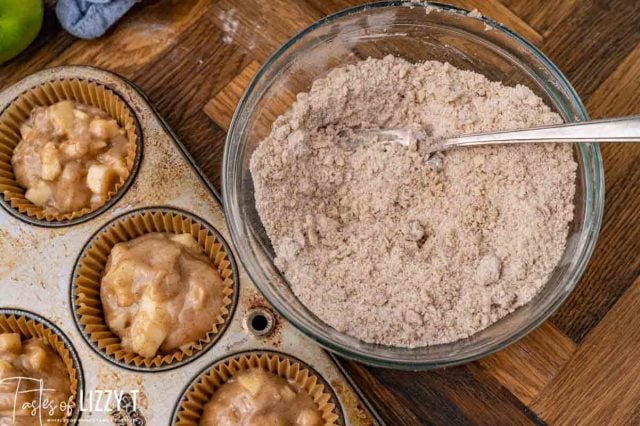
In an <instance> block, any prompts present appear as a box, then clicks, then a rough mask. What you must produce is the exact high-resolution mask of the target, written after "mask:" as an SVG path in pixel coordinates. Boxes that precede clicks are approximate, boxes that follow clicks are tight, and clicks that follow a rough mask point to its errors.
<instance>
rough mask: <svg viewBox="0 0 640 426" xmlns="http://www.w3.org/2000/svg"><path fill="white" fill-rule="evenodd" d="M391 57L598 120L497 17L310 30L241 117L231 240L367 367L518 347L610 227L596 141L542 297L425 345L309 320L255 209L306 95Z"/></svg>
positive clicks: (231, 175)
mask: <svg viewBox="0 0 640 426" xmlns="http://www.w3.org/2000/svg"><path fill="white" fill-rule="evenodd" d="M388 54H392V55H396V56H400V57H403V58H405V59H407V60H409V61H413V62H417V61H425V60H438V61H443V62H449V63H451V64H452V65H454V66H456V67H458V68H462V69H466V70H471V71H475V72H478V73H481V74H484V75H485V76H487V77H488V78H489V79H491V80H496V81H502V82H504V83H505V84H506V85H515V84H518V83H520V84H524V85H526V86H528V87H529V88H531V89H532V90H533V91H534V92H535V93H536V94H538V95H539V96H541V97H542V98H543V99H544V100H545V102H546V103H547V105H549V106H551V108H552V109H554V110H555V111H557V112H558V113H559V114H560V115H561V116H562V117H563V118H564V119H565V121H568V122H570V121H578V120H585V119H587V118H588V117H587V113H586V111H585V109H584V106H583V105H582V103H581V101H580V99H579V98H578V96H577V95H576V93H575V91H574V90H573V88H572V87H571V85H570V84H569V82H568V81H567V79H566V78H565V77H564V76H563V75H562V73H561V72H560V71H559V70H558V69H557V68H556V67H555V65H554V64H553V63H551V61H550V60H549V59H548V58H547V57H545V56H544V55H543V54H542V53H541V52H540V51H539V50H537V49H536V48H535V47H534V46H533V45H532V44H530V43H529V42H528V41H526V40H525V39H523V38H522V37H520V36H518V35H517V34H515V33H513V32H512V31H510V30H508V29H507V28H505V27H503V26H501V25H500V24H498V23H496V22H494V21H491V20H489V19H484V18H483V19H479V18H477V17H474V16H468V15H467V13H466V11H463V10H460V9H456V8H452V7H450V6H445V5H439V4H429V5H425V4H417V3H416V4H410V3H407V2H383V3H373V4H368V5H363V6H359V7H355V8H352V9H348V10H344V11H342V12H339V13H337V14H335V15H332V16H329V17H327V18H324V19H322V20H320V21H318V22H316V23H315V24H313V25H311V26H310V27H308V28H307V29H305V30H304V31H302V32H301V33H299V34H298V35H296V36H295V37H294V38H292V39H291V40H289V41H288V42H287V43H285V44H284V46H282V47H281V48H280V49H279V50H278V51H277V52H275V53H274V54H273V56H272V57H271V58H269V60H268V61H267V63H266V64H265V65H264V66H263V67H262V68H261V69H260V71H259V72H258V73H257V75H256V76H255V78H254V79H253V81H252V82H251V84H250V85H249V87H248V88H247V90H246V92H245V93H244V96H243V97H242V99H241V101H240V103H239V105H238V108H237V110H236V112H235V115H234V117H233V121H232V123H231V127H230V129H229V133H228V137H227V142H226V147H225V153H224V162H223V199H224V206H225V213H226V216H227V221H228V224H229V228H230V230H231V237H232V239H233V242H234V244H235V246H236V249H237V251H238V254H239V258H240V259H241V261H242V263H243V264H244V266H245V269H246V270H247V272H248V274H249V275H250V277H251V279H252V280H253V281H254V283H255V284H256V285H257V286H258V288H259V289H260V291H261V292H262V293H263V295H264V296H265V297H266V298H267V299H268V300H269V302H271V304H272V305H273V307H274V308H275V309H276V310H277V311H278V312H279V313H280V314H281V315H282V316H284V317H285V318H286V319H287V320H289V321H290V322H291V323H293V324H294V325H295V326H296V327H297V328H298V329H300V330H301V331H302V332H304V333H305V334H306V335H308V336H309V337H311V338H312V339H314V340H316V341H317V342H318V343H320V344H321V345H323V346H324V347H326V348H327V349H329V350H331V351H333V352H336V353H338V354H341V355H344V356H346V357H349V358H352V359H356V360H358V361H362V362H364V363H367V364H371V365H377V366H383V367H393V368H403V369H412V370H417V369H430V368H436V367H442V366H448V365H455V364H460V363H464V362H468V361H471V360H474V359H477V358H480V357H483V356H485V355H488V354H490V353H492V352H495V351H497V350H499V349H501V348H504V347H505V346H507V345H509V344H511V343H513V342H515V341H516V340H518V339H520V338H522V337H523V336H524V335H526V334H527V333H529V332H530V331H531V330H533V329H534V328H535V327H537V326H538V325H540V324H541V323H542V322H543V321H544V320H545V319H546V318H548V317H549V315H551V314H552V313H553V312H554V311H555V310H556V309H557V308H558V306H560V304H561V303H562V302H563V300H564V299H565V298H566V297H567V295H568V294H569V293H570V292H571V290H572V289H573V288H574V286H575V285H576V283H577V282H578V280H579V279H580V276H581V274H582V273H583V271H584V269H585V266H586V264H587V262H588V260H589V257H590V256H591V253H592V251H593V247H594V245H595V242H596V239H597V235H598V231H599V228H600V222H601V219H602V211H603V199H604V182H603V173H602V161H601V157H600V150H599V148H598V146H597V144H590V143H583V144H576V146H575V158H576V161H577V162H578V165H579V169H578V174H577V182H576V184H577V192H576V197H575V219H574V221H573V223H572V224H571V228H570V231H569V236H568V241H567V247H566V250H565V253H564V256H563V258H562V260H561V261H560V264H559V265H558V266H557V268H556V269H555V271H554V272H553V274H552V276H551V278H550V279H549V281H548V283H547V284H546V285H545V287H544V288H543V289H542V290H541V291H540V292H539V294H538V295H537V296H536V297H535V298H534V299H533V300H532V301H531V302H530V303H528V304H527V305H526V306H523V307H521V308H519V309H517V310H516V311H515V312H513V313H512V314H510V315H508V316H506V317H504V318H503V319H501V320H499V321H498V322H496V323H494V324H493V325H491V326H489V327H488V328H486V329H485V330H483V331H481V332H479V333H477V334H475V335H474V336H472V337H470V338H467V339H464V340H459V341H456V342H453V343H448V344H441V345H435V346H427V347H420V348H415V349H408V348H401V347H392V346H384V345H377V344H370V343H366V342H363V341H361V340H359V339H356V338H353V337H351V336H348V335H345V334H343V333H340V332H338V331H337V330H335V329H333V328H331V327H330V326H328V325H326V324H325V323H324V322H322V321H321V320H320V319H319V318H318V317H316V316H315V315H314V314H313V313H312V312H310V311H309V310H308V309H307V308H306V307H305V306H304V305H303V304H302V303H301V302H300V301H299V300H298V299H297V298H296V296H295V295H294V293H293V291H292V290H291V287H290V286H289V284H288V283H287V280H286V279H285V278H284V277H283V276H282V275H281V274H280V272H279V271H278V269H277V268H276V267H275V266H274V263H273V258H274V252H273V249H272V247H271V244H270V242H269V238H268V237H267V235H266V233H265V231H264V229H263V227H262V223H261V221H260V218H259V217H258V214H257V212H256V209H255V205H254V187H253V181H252V179H251V174H250V171H249V160H250V158H251V154H252V153H253V150H254V149H255V148H256V146H257V145H258V143H259V142H260V141H261V140H262V139H263V138H264V137H265V136H266V135H267V134H268V132H269V131H270V129H271V124H272V122H273V121H274V119H275V117H277V116H278V115H280V114H282V113H283V112H284V111H286V110H287V109H288V108H289V106H290V105H291V103H292V102H293V101H294V100H295V94H297V93H299V92H301V91H308V90H309V88H310V86H311V83H312V82H313V80H314V79H316V78H318V77H320V76H324V75H326V74H327V73H328V71H329V70H330V69H332V68H334V67H336V66H341V65H345V64H349V63H354V62H356V61H358V60H361V59H364V58H367V57H369V56H371V57H376V58H381V57H384V56H385V55H388Z"/></svg>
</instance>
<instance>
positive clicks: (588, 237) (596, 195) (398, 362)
mask: <svg viewBox="0 0 640 426" xmlns="http://www.w3.org/2000/svg"><path fill="white" fill-rule="evenodd" d="M394 7H411V8H414V7H415V8H418V7H421V8H427V7H430V8H434V9H435V10H437V11H438V12H452V13H457V14H463V15H468V14H469V11H468V10H465V9H462V8H458V7H455V6H451V5H447V4H442V3H436V2H415V1H406V0H391V1H379V2H374V3H366V4H362V5H358V6H355V7H351V8H348V9H344V10H341V11H338V12H336V13H334V14H331V15H328V16H326V17H324V18H322V19H320V20H318V21H316V22H314V23H313V24H311V25H309V26H308V27H306V28H304V29H303V30H301V31H300V32H298V33H297V34H296V35H294V36H293V37H292V38H290V39H289V40H288V41H286V42H285V43H284V44H283V45H282V46H281V47H280V48H278V49H277V50H276V51H275V52H274V53H273V54H272V55H271V56H270V57H269V58H268V59H267V60H266V61H265V63H264V64H263V65H262V66H261V67H260V69H259V70H258V72H257V73H256V74H255V76H254V77H253V79H252V80H251V82H250V83H249V85H248V86H247V88H246V89H245V91H244V93H243V95H242V97H241V98H240V101H239V102H238V105H237V107H236V109H235V111H234V114H233V117H232V120H231V123H230V125H229V129H228V132H227V137H226V140H225V147H224V154H223V162H222V199H223V205H224V212H225V216H226V218H227V224H228V227H229V233H230V236H231V240H232V242H233V244H234V246H235V247H236V250H237V251H238V254H239V256H238V258H239V259H240V262H241V263H242V264H243V266H244V267H245V270H246V271H247V274H248V275H249V277H250V278H251V280H252V281H253V282H254V283H255V286H256V287H257V288H258V290H259V291H260V293H261V294H262V295H263V296H264V297H265V298H266V299H267V300H269V302H270V303H271V304H272V306H273V307H274V309H275V310H276V311H277V312H278V313H279V314H281V315H282V316H283V317H284V318H286V319H287V320H288V321H289V322H291V323H292V324H293V325H294V326H295V327H296V328H297V329H298V330H300V331H301V332H302V333H303V334H305V335H306V336H307V337H309V338H311V339H312V340H313V341H315V342H317V343H318V344H320V345H321V346H322V347H324V348H325V349H328V350H329V351H331V352H334V353H336V354H339V355H341V356H345V357H347V358H350V359H353V360H356V361H359V362H363V363H365V364H368V365H372V366H377V367H385V368H395V369H402V370H414V371H415V370H431V369H435V368H441V367H449V366H455V365H460V364H465V363H468V362H471V361H474V360H477V359H480V358H484V357H486V356H488V355H491V354H492V353H495V352H497V351H499V350H501V349H504V348H505V347H507V346H509V345H511V344H512V343H515V342H516V341H518V340H520V339H522V338H523V337H524V336H526V335H527V334H529V333H530V332H531V331H533V330H534V329H535V328H537V327H538V326H540V325H541V324H542V323H543V322H544V321H546V320H547V319H548V318H549V317H550V316H551V315H552V314H553V313H554V312H555V311H556V310H557V309H558V308H559V307H560V305H562V303H563V302H564V301H565V300H566V299H567V297H568V296H569V294H571V292H572V291H573V289H574V288H575V287H576V285H577V284H578V282H579V280H580V278H581V277H582V275H583V273H584V271H585V269H586V266H587V264H588V262H589V260H590V259H591V256H592V254H593V251H594V248H595V245H596V241H597V237H598V234H599V231H600V227H601V224H602V218H603V213H604V171H603V164H602V157H601V154H600V148H599V146H598V144H597V143H582V144H580V145H579V147H578V149H579V152H580V155H581V157H582V158H583V159H585V160H586V159H589V157H590V159H591V161H590V162H589V161H585V170H586V169H589V170H587V172H585V173H586V175H587V176H588V175H589V173H590V174H591V175H592V176H590V177H591V178H592V180H589V179H586V180H585V184H584V192H585V211H584V219H583V220H584V229H583V231H582V232H581V234H580V240H581V243H580V245H582V250H580V247H579V248H578V255H579V260H578V261H577V262H576V265H575V267H574V268H573V270H572V271H570V272H569V275H568V277H567V279H566V281H565V282H564V287H565V290H564V292H563V293H562V294H560V295H559V296H558V297H557V298H556V299H555V300H554V301H553V303H550V304H549V306H547V307H546V309H545V310H543V311H542V312H541V313H540V314H539V315H538V316H536V317H534V318H533V319H532V320H531V321H530V322H529V323H528V324H526V325H524V326H522V327H521V328H519V329H517V330H516V331H515V332H513V333H512V334H511V335H510V336H508V337H506V338H505V339H503V340H501V341H500V342H499V343H497V344H493V345H490V346H489V347H487V348H485V349H484V350H481V351H478V352H476V353H473V354H469V355H464V356H459V355H457V354H452V355H449V356H447V357H441V358H440V359H431V360H428V361H422V360H419V359H418V360H416V359H414V358H411V359H389V358H388V357H383V356H379V355H378V354H376V353H371V352H370V351H363V350H362V349H360V348H358V349H356V348H352V347H345V346H343V345H341V344H340V343H337V342H335V341H334V340H333V339H331V338H328V337H325V336H322V335H317V334H315V333H314V332H312V331H310V330H309V329H307V327H306V326H305V325H304V324H302V323H300V322H299V321H298V320H297V319H296V318H295V316H294V315H291V314H290V313H289V311H288V309H287V308H286V307H285V306H282V305H281V304H280V303H278V302H276V303H273V301H272V300H271V298H270V297H269V295H268V292H265V290H264V289H263V288H262V284H261V281H260V280H258V279H256V278H258V277H256V272H254V271H253V269H252V267H253V266H254V264H256V266H257V262H255V259H254V258H253V255H252V253H251V249H250V248H248V247H245V245H244V244H243V243H246V242H245V241H243V240H242V237H241V234H242V233H243V231H241V230H240V229H239V228H241V223H237V222H236V221H237V220H238V219H237V218H239V217H241V214H240V208H239V203H238V199H237V198H236V199H234V197H233V195H234V193H235V192H234V191H233V190H232V189H231V184H230V183H229V180H230V179H227V177H228V176H231V175H233V173H234V171H235V167H234V163H233V158H232V157H234V153H235V152H236V151H237V148H238V147H234V146H233V139H234V137H235V134H236V133H237V132H238V129H237V127H238V125H239V121H240V120H241V115H242V114H243V112H244V111H245V109H246V107H247V101H248V99H249V98H250V96H251V95H252V93H253V92H254V91H255V88H256V86H257V84H258V82H259V81H260V80H261V79H262V77H263V76H264V74H265V73H266V72H267V70H268V69H269V68H270V67H271V65H272V64H273V63H274V62H275V61H276V60H278V59H279V58H280V57H281V56H282V55H283V54H284V53H285V52H286V51H287V50H289V48H290V47H291V46H293V45H294V44H296V43H297V42H298V41H299V40H300V39H301V38H303V37H304V36H306V35H307V34H309V33H311V32H313V31H314V30H316V29H318V28H320V27H322V26H325V25H327V24H330V23H332V22H334V21H336V20H338V19H341V18H344V17H347V16H349V15H352V14H356V13H360V12H364V11H366V10H371V9H383V8H394ZM474 18H475V19H480V20H481V21H482V22H483V23H484V24H485V25H487V26H490V27H492V29H495V30H498V31H501V32H502V33H503V34H505V35H506V36H508V37H510V38H512V39H513V40H514V41H515V42H516V43H517V44H519V45H521V46H523V47H524V48H525V49H526V50H527V51H528V52H529V53H530V54H532V56H534V57H536V59H537V60H538V61H540V63H541V65H543V66H544V67H545V68H546V69H547V71H548V72H549V73H550V74H551V75H553V76H554V77H555V78H556V79H557V82H558V84H559V89H560V91H562V93H564V94H566V97H567V98H568V99H569V105H572V106H573V107H574V108H575V109H576V111H575V112H574V113H575V115H576V118H577V120H576V121H581V120H588V119H589V116H588V113H587V111H586V108H585V107H584V105H583V103H582V101H581V100H580V98H579V96H578V94H577V92H576V91H575V89H574V88H573V86H572V85H571V83H570V82H569V80H568V79H567V78H566V77H565V76H564V74H563V73H562V72H561V71H560V69H559V68H558V67H557V66H556V65H555V64H554V63H553V62H552V61H551V60H550V59H549V58H548V57H547V56H546V55H545V54H544V53H542V51H540V50H539V49H538V48H537V47H536V46H534V45H533V44H532V43H531V42H529V41H528V40H527V39H525V38H524V37H522V36H520V35H518V34H517V33H516V32H514V31H512V30H510V29H508V28H507V27H505V26H504V25H502V24H500V23H498V22H496V21H494V20H492V19H490V18H487V17H485V16H480V17H474ZM240 130H242V129H240ZM234 148H235V149H234ZM258 269H260V268H258ZM327 327H330V326H327ZM363 343H365V344H366V345H371V346H376V345H374V344H372V343H368V342H363ZM451 343H453V342H451ZM380 346H381V347H385V348H392V347H393V346H390V345H380ZM407 350H410V349H409V348H407Z"/></svg>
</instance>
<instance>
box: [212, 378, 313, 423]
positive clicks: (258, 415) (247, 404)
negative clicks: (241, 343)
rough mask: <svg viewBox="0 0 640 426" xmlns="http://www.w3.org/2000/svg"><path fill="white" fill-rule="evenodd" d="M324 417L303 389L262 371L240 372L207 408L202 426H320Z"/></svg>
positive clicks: (215, 396)
mask: <svg viewBox="0 0 640 426" xmlns="http://www.w3.org/2000/svg"><path fill="white" fill-rule="evenodd" d="M323 423H324V422H323V420H322V413H321V412H320V410H319V409H318V407H317V405H316V404H315V403H314V402H313V399H312V398H311V396H310V395H309V394H307V393H306V392H305V391H304V390H303V389H299V388H298V387H297V386H296V385H295V384H294V383H291V382H288V381H287V380H285V379H284V378H282V377H279V376H276V375H275V374H272V373H269V372H267V371H265V370H263V369H260V368H253V369H250V370H245V371H241V372H240V373H238V374H237V375H236V376H235V377H234V378H233V379H232V380H230V381H229V382H227V383H225V384H224V385H222V386H221V387H220V388H218V389H217V390H216V391H215V393H214V394H213V396H212V397H211V400H210V401H209V402H208V403H207V404H206V405H205V408H204V413H203V414H202V417H201V418H200V426H231V425H242V426H263V425H278V426H280V425H282V426H320V425H322V424H323Z"/></svg>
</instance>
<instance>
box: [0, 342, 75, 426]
mask: <svg viewBox="0 0 640 426" xmlns="http://www.w3.org/2000/svg"><path fill="white" fill-rule="evenodd" d="M67 371H68V370H67V368H66V367H65V365H64V362H63V361H62V359H61V358H60V356H59V355H58V354H56V353H55V352H54V351H53V350H52V349H51V347H50V346H49V345H48V344H47V343H45V342H44V341H42V340H40V339H37V338H31V339H28V340H25V341H24V342H23V341H22V340H21V338H20V335H19V334H16V333H1V334H0V425H17V426H31V425H34V426H35V425H40V419H39V415H40V414H41V415H42V423H43V424H45V423H47V422H56V419H63V418H66V417H67V414H68V413H67V411H66V405H67V404H68V403H69V402H70V401H69V398H70V396H71V384H70V381H69V373H68V372H67ZM19 377H22V380H21V381H20V383H18V381H17V379H14V378H19ZM37 380H42V381H43V382H42V387H41V385H40V383H38V382H37ZM41 389H43V392H42V394H40V390H41ZM18 391H19V392H20V393H17V392H18ZM29 391H30V392H29ZM40 398H42V400H43V401H46V404H47V407H44V405H45V404H44V403H43V407H42V409H41V410H37V409H36V410H35V412H32V410H31V409H30V407H32V406H33V405H34V402H35V403H36V405H37V403H38V402H39V401H40ZM24 404H29V405H27V406H25V405H24ZM14 408H15V416H16V418H15V423H14V422H13V420H12V419H13V415H14ZM38 411H40V413H39V412H38ZM57 421H60V420H57Z"/></svg>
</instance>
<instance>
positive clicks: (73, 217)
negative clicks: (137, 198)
mask: <svg viewBox="0 0 640 426" xmlns="http://www.w3.org/2000/svg"><path fill="white" fill-rule="evenodd" d="M63 100H72V101H76V102H80V103H83V104H86V105H90V106H94V107H97V108H100V109H101V110H103V111H105V112H106V113H107V114H109V116H110V117H112V118H114V119H115V120H116V121H117V122H118V125H119V126H120V127H122V128H123V129H124V130H125V135H126V136H127V139H128V140H129V152H128V154H127V169H128V171H129V173H128V175H127V176H125V177H123V178H121V179H120V181H119V182H117V184H116V186H115V187H114V189H113V190H112V191H111V192H109V193H108V194H107V199H106V202H105V203H104V204H102V205H100V206H96V207H86V208H84V209H82V210H79V211H74V212H70V213H53V212H51V211H45V209H43V208H42V207H40V206H36V205H35V204H33V203H32V202H31V201H29V200H27V199H26V198H25V192H26V189H25V188H22V187H21V186H20V185H19V184H18V182H17V181H16V177H15V174H14V171H13V166H12V165H11V157H12V156H13V151H14V149H15V148H16V146H17V145H18V143H19V142H20V139H21V134H20V126H21V125H22V123H24V122H25V121H26V120H27V119H28V118H29V114H30V113H31V111H32V110H33V108H35V107H37V106H43V107H46V106H49V105H53V104H55V103H57V102H60V101H63ZM141 143H142V137H141V132H140V129H139V126H138V122H137V119H136V117H135V115H134V113H133V111H132V110H131V108H129V106H128V105H127V104H126V103H125V101H124V100H123V99H122V98H120V96H118V95H117V94H116V93H114V92H113V91H112V90H110V89H108V88H107V87H106V86H104V85H102V84H99V83H96V82H93V81H88V80H82V79H76V78H73V79H61V80H53V81H47V82H45V83H42V84H40V85H38V86H35V87H33V88H31V89H29V90H27V91H25V92H23V93H22V94H21V95H20V96H18V97H17V98H16V99H15V100H14V101H13V102H11V103H10V104H9V105H8V106H7V108H5V110H4V111H2V113H1V114H0V193H1V194H2V199H1V200H2V201H3V205H4V206H5V207H6V208H7V209H8V210H9V211H10V213H12V214H14V215H15V216H17V217H19V218H21V219H23V220H25V221H27V222H29V223H32V224H36V225H43V226H62V225H71V224H73V223H77V222H78V221H80V219H85V218H87V216H88V215H90V214H92V213H93V214H99V213H100V212H102V211H104V210H105V209H106V208H108V207H110V206H111V205H112V204H113V203H114V202H115V201H117V199H118V197H119V196H120V195H122V194H123V193H124V190H125V189H126V187H127V186H128V185H129V184H130V183H131V181H132V179H133V177H134V175H135V170H136V168H137V166H138V164H139V162H140V156H141V153H142V149H141Z"/></svg>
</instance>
